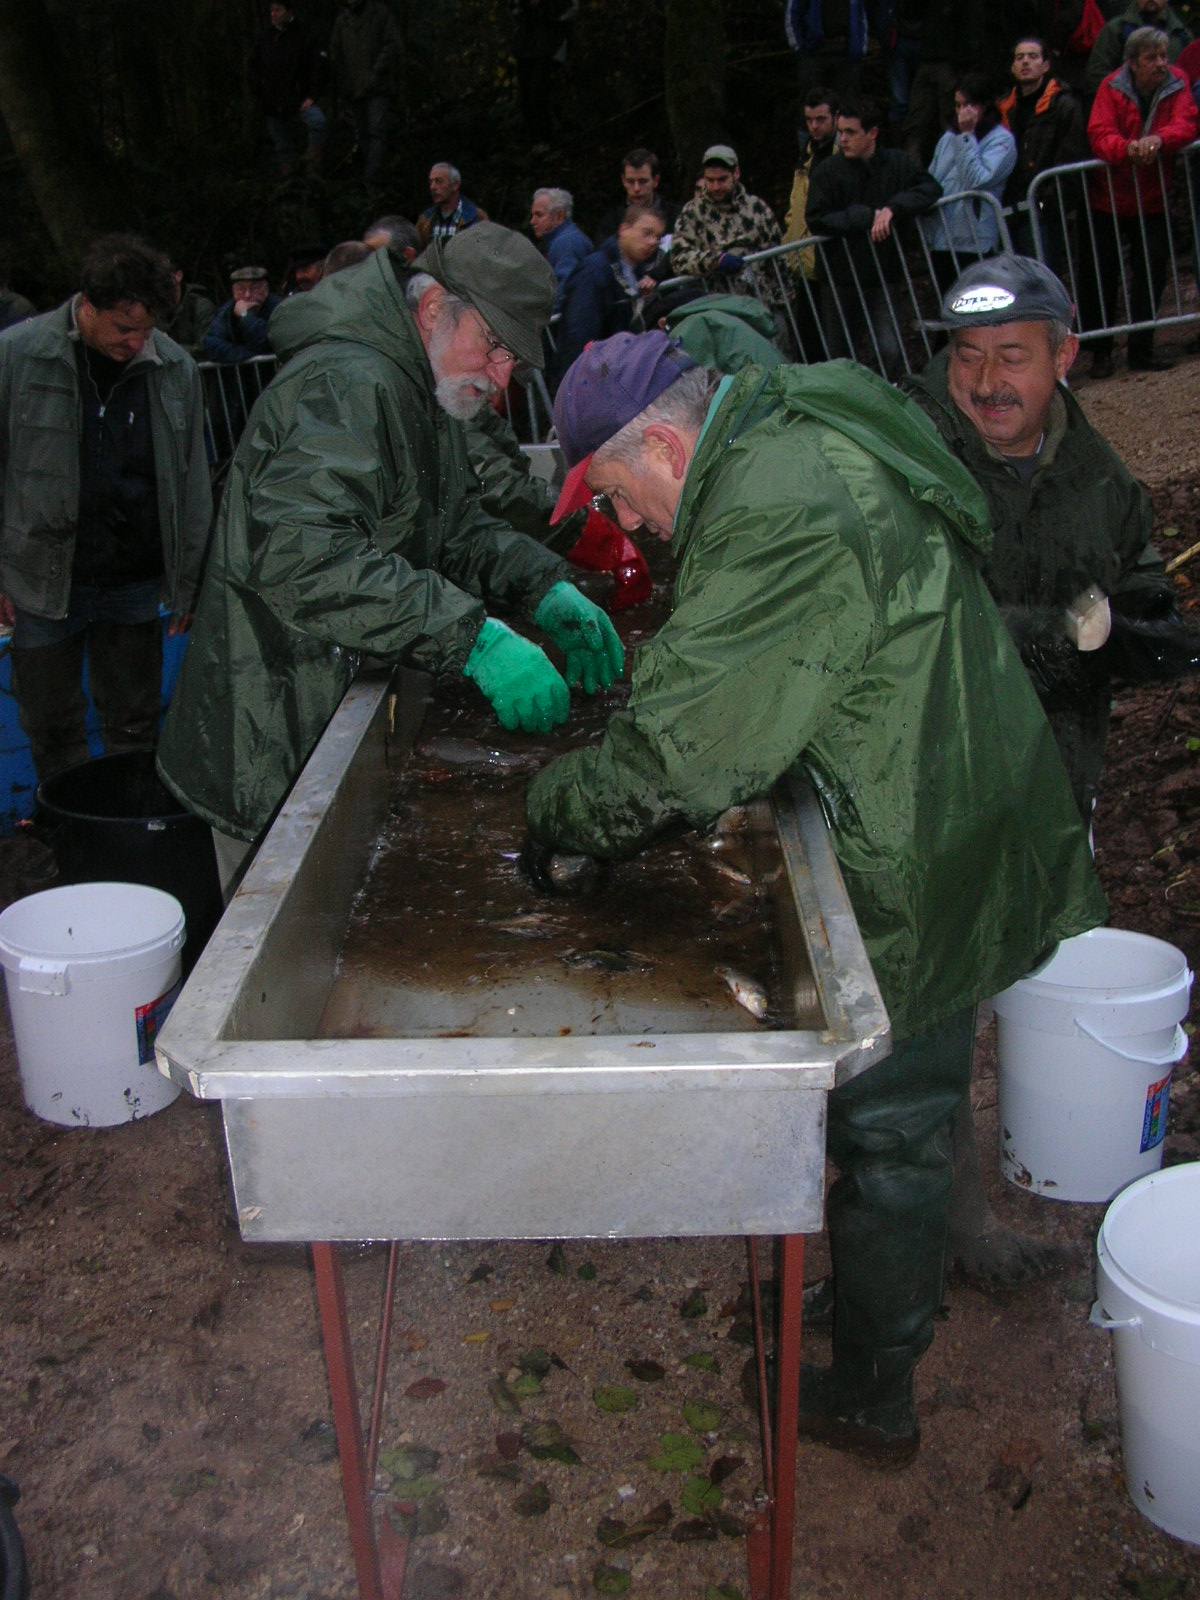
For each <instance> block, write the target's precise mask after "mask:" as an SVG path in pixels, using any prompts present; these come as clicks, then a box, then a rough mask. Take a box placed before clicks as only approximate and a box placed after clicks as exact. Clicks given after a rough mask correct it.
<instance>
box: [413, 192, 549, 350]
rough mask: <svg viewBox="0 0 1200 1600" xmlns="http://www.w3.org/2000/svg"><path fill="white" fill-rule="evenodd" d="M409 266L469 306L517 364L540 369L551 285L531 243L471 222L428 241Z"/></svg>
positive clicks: (491, 225)
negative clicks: (519, 362)
mask: <svg viewBox="0 0 1200 1600" xmlns="http://www.w3.org/2000/svg"><path fill="white" fill-rule="evenodd" d="M412 265H413V271H414V272H427V273H428V274H429V276H430V277H431V278H433V279H434V281H435V282H436V283H440V284H441V285H442V287H443V288H444V289H448V290H449V291H450V293H451V294H453V295H457V296H458V297H459V299H460V300H465V301H466V302H467V304H468V305H471V306H474V308H475V310H476V311H478V313H479V315H480V316H481V317H482V318H483V320H484V321H485V322H486V323H487V325H488V327H489V328H490V329H491V331H492V332H493V333H494V334H495V335H496V338H497V339H499V341H500V343H501V344H502V345H504V346H505V347H506V348H507V349H509V350H511V351H512V353H513V354H514V355H515V356H516V357H517V358H518V360H520V361H524V362H525V363H526V365H527V366H531V367H540V366H541V365H542V362H543V356H542V330H543V329H544V328H545V327H546V325H547V324H548V323H549V321H550V312H551V310H552V308H553V306H554V289H555V279H554V270H553V268H552V267H551V266H550V263H549V262H548V261H547V260H546V258H545V256H544V255H542V253H541V251H540V250H538V248H537V247H536V245H534V244H533V243H532V241H531V240H529V239H526V238H524V237H523V236H522V235H521V234H519V233H514V232H513V231H512V229H511V228H504V227H501V225H500V224H499V223H498V222H477V223H475V224H474V226H473V227H470V228H464V229H463V230H462V231H461V232H460V233H456V234H453V235H452V236H451V237H450V238H449V239H431V240H430V242H429V244H428V246H427V247H426V249H425V250H423V251H422V252H421V254H420V255H419V256H418V257H417V259H416V260H415V261H414V262H413V264H412Z"/></svg>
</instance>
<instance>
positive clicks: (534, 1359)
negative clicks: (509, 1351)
mask: <svg viewBox="0 0 1200 1600" xmlns="http://www.w3.org/2000/svg"><path fill="white" fill-rule="evenodd" d="M550 1364H551V1357H550V1356H549V1355H548V1354H547V1352H546V1351H545V1350H543V1349H541V1347H540V1346H538V1345H534V1347H533V1349H532V1350H526V1351H525V1352H524V1353H523V1354H522V1355H519V1356H518V1357H517V1365H518V1366H519V1367H520V1369H521V1371H522V1372H532V1373H533V1374H534V1376H535V1377H538V1378H544V1377H546V1376H547V1374H548V1373H549V1371H550Z"/></svg>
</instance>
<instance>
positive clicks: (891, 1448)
mask: <svg viewBox="0 0 1200 1600" xmlns="http://www.w3.org/2000/svg"><path fill="white" fill-rule="evenodd" d="M923 1353H924V1351H923V1348H922V1349H914V1348H912V1347H911V1346H908V1345H900V1346H898V1347H897V1348H896V1349H892V1350H875V1351H873V1352H871V1353H870V1355H867V1354H866V1353H865V1352H862V1353H860V1354H859V1355H858V1356H857V1357H853V1356H851V1355H850V1354H849V1353H847V1351H846V1350H845V1349H844V1348H843V1349H841V1350H840V1351H839V1352H838V1354H837V1355H836V1356H835V1358H834V1365H833V1366H832V1367H813V1366H808V1365H807V1364H806V1365H804V1366H802V1367H801V1368H800V1416H799V1425H798V1431H799V1434H800V1437H801V1438H802V1439H813V1440H815V1441H816V1442H817V1443H818V1444H826V1445H831V1446H832V1447H833V1448H834V1449H835V1450H847V1451H849V1452H850V1453H851V1454H853V1455H856V1456H858V1457H860V1458H861V1459H862V1460H863V1461H866V1462H868V1463H869V1464H870V1465H871V1466H876V1467H891V1468H898V1467H906V1466H908V1464H909V1463H910V1462H911V1461H912V1460H913V1459H914V1457H915V1456H916V1454H917V1450H918V1449H919V1447H920V1444H921V1429H920V1426H919V1424H918V1422H917V1409H916V1406H915V1404H914V1402H913V1381H912V1380H913V1371H914V1369H915V1367H916V1365H917V1362H918V1360H919V1359H920V1357H921V1355H922V1354H923Z"/></svg>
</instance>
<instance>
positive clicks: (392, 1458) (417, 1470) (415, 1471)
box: [379, 1444, 442, 1481]
mask: <svg viewBox="0 0 1200 1600" xmlns="http://www.w3.org/2000/svg"><path fill="white" fill-rule="evenodd" d="M441 1459H442V1456H441V1452H440V1451H439V1450H434V1449H432V1448H431V1447H430V1446H429V1445H424V1444H401V1445H397V1446H396V1447H395V1448H394V1449H392V1450H381V1451H380V1452H379V1466H380V1468H381V1470H382V1471H384V1472H386V1473H387V1474H388V1476H389V1477H391V1478H392V1479H396V1478H400V1479H404V1480H406V1481H408V1480H411V1479H414V1478H423V1477H425V1476H426V1475H427V1474H428V1473H430V1472H436V1471H437V1469H438V1463H439V1462H440V1461H441Z"/></svg>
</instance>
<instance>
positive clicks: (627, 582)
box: [567, 511, 653, 611]
mask: <svg viewBox="0 0 1200 1600" xmlns="http://www.w3.org/2000/svg"><path fill="white" fill-rule="evenodd" d="M567 560H568V561H573V562H574V563H575V565H576V566H577V567H590V568H591V569H592V570H593V571H594V572H611V573H612V575H613V577H614V578H615V579H616V588H615V589H614V590H613V597H612V600H611V601H610V602H609V607H608V609H609V610H610V611H624V610H625V609H626V607H628V606H636V605H637V604H638V602H639V601H641V600H647V599H649V597H650V590H651V589H652V588H653V580H652V579H651V577H650V569H649V567H648V566H647V565H646V558H645V556H644V555H643V554H642V552H641V551H640V550H639V549H638V547H637V545H635V544H634V542H633V540H632V539H631V538H630V537H629V535H628V534H627V533H623V532H622V531H621V529H620V528H618V527H617V525H616V523H615V522H610V521H609V519H608V518H607V517H605V516H602V515H601V514H600V512H599V511H589V512H588V515H587V521H586V522H585V523H584V525H583V532H582V533H581V534H580V536H579V538H578V539H576V541H575V543H574V544H573V545H572V546H571V548H570V549H569V550H568V551H567Z"/></svg>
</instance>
